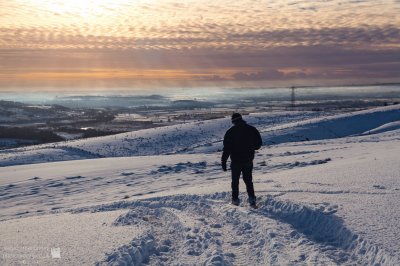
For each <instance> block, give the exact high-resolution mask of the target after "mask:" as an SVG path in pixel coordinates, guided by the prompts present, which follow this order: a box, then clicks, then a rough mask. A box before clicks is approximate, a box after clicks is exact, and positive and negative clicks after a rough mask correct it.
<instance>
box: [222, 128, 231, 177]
mask: <svg viewBox="0 0 400 266" xmlns="http://www.w3.org/2000/svg"><path fill="white" fill-rule="evenodd" d="M231 147H232V144H231V140H230V137H229V132H226V133H225V136H224V147H223V149H222V157H221V165H222V169H223V170H224V171H226V170H227V168H226V162H227V161H228V158H229V156H230V155H231V152H232V148H231Z"/></svg>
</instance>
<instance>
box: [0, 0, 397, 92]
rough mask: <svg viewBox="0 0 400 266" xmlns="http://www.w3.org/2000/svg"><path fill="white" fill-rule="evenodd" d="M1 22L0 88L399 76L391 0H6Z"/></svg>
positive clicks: (337, 80)
mask: <svg viewBox="0 0 400 266" xmlns="http://www.w3.org/2000/svg"><path fill="white" fill-rule="evenodd" d="M0 28H1V31H0V86H1V88H6V87H8V86H11V85H12V86H18V85H19V84H22V83H23V84H26V83H28V84H29V80H34V81H35V82H37V81H39V80H43V81H46V84H48V83H47V81H49V80H51V81H52V82H51V83H52V84H53V85H54V86H57V82H58V79H60V81H65V79H71V80H72V81H74V82H75V81H77V80H90V81H91V82H94V83H96V80H97V79H107V82H109V84H108V85H110V86H113V84H115V85H118V84H119V82H120V81H121V79H123V80H124V81H126V79H129V80H130V82H131V85H132V86H143V84H145V83H146V81H144V82H143V79H145V80H148V79H154V80H155V81H156V80H157V81H158V82H156V83H157V86H163V80H164V79H168V80H170V81H171V80H175V81H176V84H175V85H176V86H180V85H182V84H181V83H180V81H181V80H185V85H187V84H188V83H187V82H189V83H190V82H192V84H191V86H203V85H211V86H220V85H229V86H231V85H234V84H244V85H257V86H273V85H276V84H283V85H284V84H287V85H291V84H307V85H314V84H340V83H347V84H348V83H370V82H372V83H374V82H394V81H399V80H398V77H399V76H400V70H399V69H400V4H399V3H398V2H397V1H391V0H387V1H351V2H349V1H343V0H332V1H312V2H310V1H292V0H283V1H281V0H279V1H278V0H275V1H250V0H246V1H236V2H232V1H227V0H218V1H202V0H200V1H194V0H193V1H176V0H166V1H157V0H139V1H138V0H135V1H127V0H102V1H78V0H76V1H61V0H53V1H51V0H31V1H28V0H25V1H24V0H8V1H1V2H0ZM96 69H106V70H105V71H100V72H98V71H96ZM66 73H68V74H66ZM39 83H40V82H39ZM78 83H79V82H78ZM77 85H78V86H79V84H77ZM125 85H126V84H125V83H124V86H125ZM170 85H171V84H168V86H170Z"/></svg>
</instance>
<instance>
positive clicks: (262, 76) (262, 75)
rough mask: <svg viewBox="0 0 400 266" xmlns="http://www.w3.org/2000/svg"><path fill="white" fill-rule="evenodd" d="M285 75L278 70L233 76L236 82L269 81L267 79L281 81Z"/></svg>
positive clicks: (240, 73)
mask: <svg viewBox="0 0 400 266" xmlns="http://www.w3.org/2000/svg"><path fill="white" fill-rule="evenodd" d="M284 76H285V75H284V73H283V72H280V71H278V70H274V69H273V70H267V71H259V72H254V73H243V72H237V73H234V74H233V75H232V77H233V78H234V79H235V80H240V81H242V80H267V79H280V78H282V77H284Z"/></svg>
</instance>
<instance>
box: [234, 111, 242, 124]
mask: <svg viewBox="0 0 400 266" xmlns="http://www.w3.org/2000/svg"><path fill="white" fill-rule="evenodd" d="M241 121H243V118H242V115H241V114H239V113H234V114H233V115H232V123H233V124H236V123H238V122H241Z"/></svg>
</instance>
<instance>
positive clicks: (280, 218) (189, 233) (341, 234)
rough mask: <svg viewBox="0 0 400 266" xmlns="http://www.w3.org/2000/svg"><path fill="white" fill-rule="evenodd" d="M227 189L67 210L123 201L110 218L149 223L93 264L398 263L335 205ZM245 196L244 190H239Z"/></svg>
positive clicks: (112, 207) (119, 223)
mask: <svg viewBox="0 0 400 266" xmlns="http://www.w3.org/2000/svg"><path fill="white" fill-rule="evenodd" d="M229 197H230V194H229V193H226V192H224V193H215V194H210V195H203V196H199V195H174V196H166V197H157V198H152V199H145V200H140V201H132V202H119V203H113V204H109V205H100V206H97V207H88V208H80V209H75V210H73V211H72V212H74V213H79V212H86V211H89V212H99V211H100V212H102V211H111V210H116V209H125V208H126V209H128V210H129V211H127V212H126V213H125V214H122V215H121V216H119V217H118V218H117V219H116V220H115V221H114V223H113V226H137V227H141V228H143V227H145V228H147V230H145V232H144V233H143V234H142V236H141V237H138V238H135V239H133V240H132V241H131V242H130V243H129V244H127V245H123V246H121V247H116V249H115V250H112V251H110V253H108V254H106V255H105V257H104V258H103V260H101V261H99V262H98V263H97V265H140V264H148V265H294V264H296V265H297V264H313V265H334V264H344V265H355V264H358V265H380V264H384V265H399V264H398V263H400V261H398V259H397V258H394V257H391V256H390V255H388V254H387V253H386V252H385V251H384V250H382V249H381V248H379V247H377V246H375V245H374V244H372V243H369V242H368V241H366V240H364V239H363V238H362V237H360V236H359V235H357V234H355V233H353V232H351V231H350V230H349V229H348V228H347V227H346V225H345V224H344V222H343V220H342V219H341V218H339V217H338V216H336V215H335V211H336V210H335V208H334V207H333V208H332V206H325V207H321V206H319V207H315V206H305V205H301V204H298V203H294V202H290V201H282V200H279V199H278V198H276V197H273V196H263V197H261V199H260V201H259V206H260V208H259V209H257V210H253V209H249V208H248V207H247V206H246V204H243V203H242V204H241V206H239V207H236V206H232V205H229V204H227V203H228V202H229ZM242 198H245V197H244V195H242Z"/></svg>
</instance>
